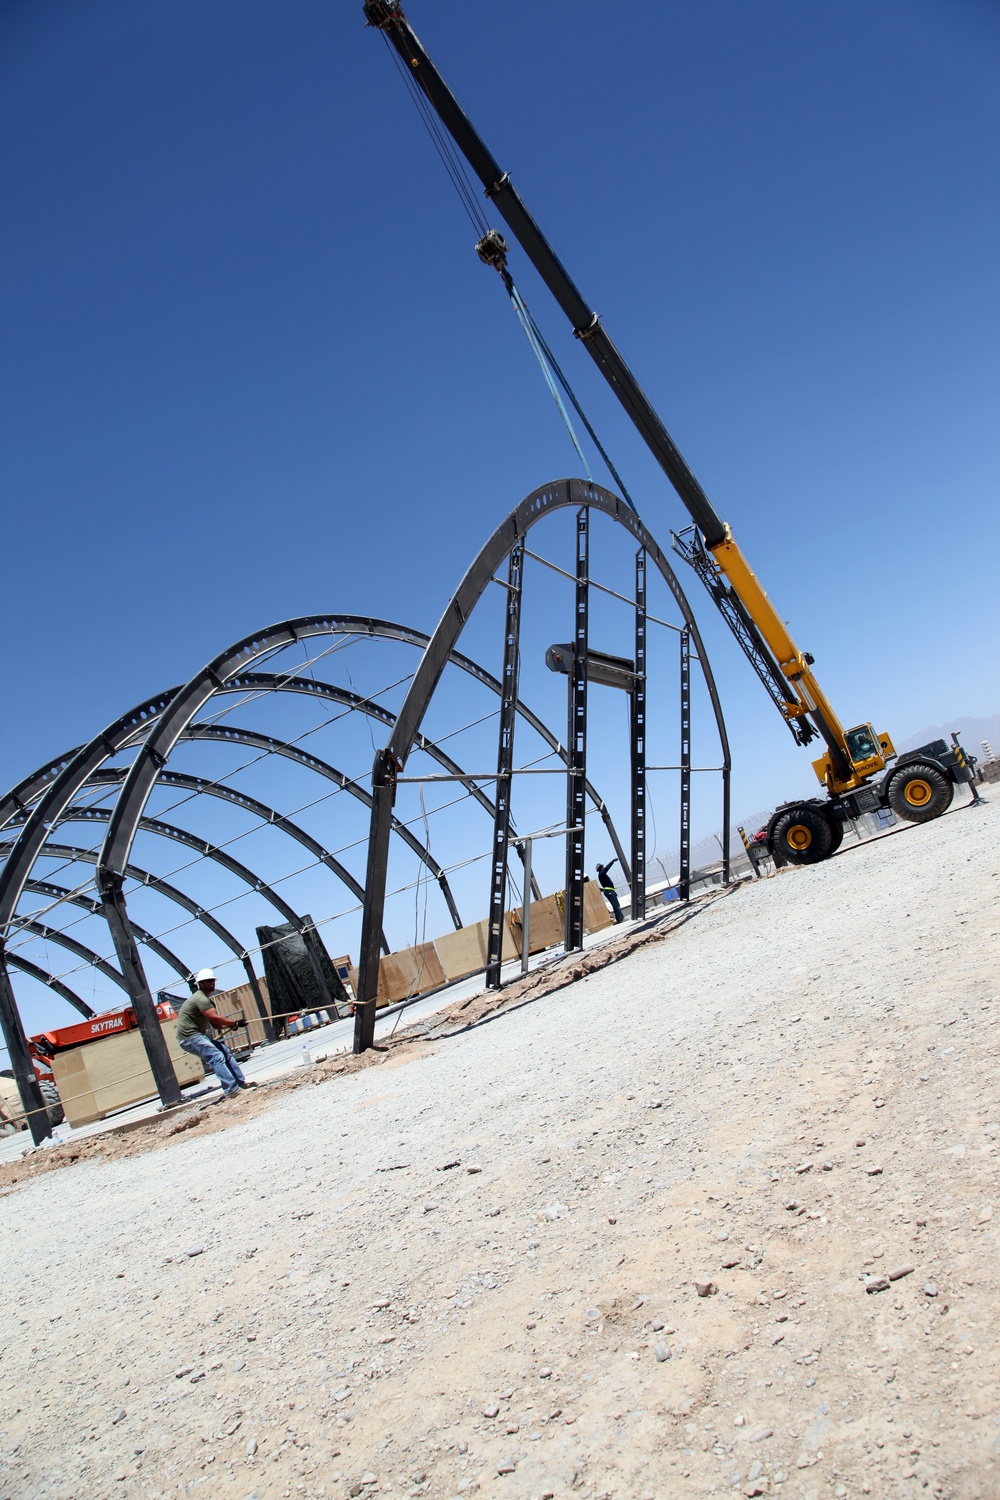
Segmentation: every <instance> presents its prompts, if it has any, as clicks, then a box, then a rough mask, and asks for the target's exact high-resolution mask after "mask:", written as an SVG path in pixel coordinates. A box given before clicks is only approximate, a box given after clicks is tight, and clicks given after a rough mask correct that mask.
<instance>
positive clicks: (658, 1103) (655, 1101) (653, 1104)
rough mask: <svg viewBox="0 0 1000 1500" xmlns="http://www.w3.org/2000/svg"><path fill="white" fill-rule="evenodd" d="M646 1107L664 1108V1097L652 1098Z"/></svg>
mask: <svg viewBox="0 0 1000 1500" xmlns="http://www.w3.org/2000/svg"><path fill="white" fill-rule="evenodd" d="M646 1107H647V1109H662V1108H663V1100H662V1099H650V1101H649V1104H648V1105H647V1106H646Z"/></svg>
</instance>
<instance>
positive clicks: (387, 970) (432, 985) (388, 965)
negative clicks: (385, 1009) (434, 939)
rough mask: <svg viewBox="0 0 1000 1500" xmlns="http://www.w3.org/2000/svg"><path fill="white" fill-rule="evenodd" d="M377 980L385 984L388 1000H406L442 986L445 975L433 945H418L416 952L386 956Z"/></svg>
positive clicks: (410, 949) (412, 950) (413, 950)
mask: <svg viewBox="0 0 1000 1500" xmlns="http://www.w3.org/2000/svg"><path fill="white" fill-rule="evenodd" d="M379 980H380V981H383V982H384V984H385V991H386V994H387V996H388V998H389V999H390V1000H406V999H408V998H409V996H410V995H422V994H423V993H424V991H425V990H433V989H436V988H437V987H438V985H439V984H444V982H445V971H444V969H443V968H442V966H441V961H440V959H439V958H438V955H437V950H436V949H435V946H434V944H433V943H420V944H419V945H418V946H417V947H416V948H402V949H400V951H399V952H398V953H388V954H386V956H385V957H384V958H383V959H382V961H381V963H380V964H379Z"/></svg>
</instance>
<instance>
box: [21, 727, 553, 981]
mask: <svg viewBox="0 0 1000 1500" xmlns="http://www.w3.org/2000/svg"><path fill="white" fill-rule="evenodd" d="M352 711H353V710H352ZM498 712H499V710H498V709H494V710H492V711H491V712H490V713H489V714H485V715H482V716H481V717H480V718H478V719H473V720H470V721H469V722H468V723H467V724H464V725H461V726H459V728H457V729H455V730H452V731H450V732H449V733H448V734H446V735H441V736H440V737H439V738H438V739H437V740H433V741H428V742H427V744H428V745H431V746H437V745H440V744H443V743H444V742H445V741H446V740H449V739H453V738H455V737H456V736H457V735H459V734H464V733H465V732H466V731H467V730H468V729H470V728H473V727H475V726H476V725H478V724H482V723H486V722H487V721H488V720H489V719H491V718H495V717H496V715H497V714H498ZM268 753H269V754H270V753H273V752H268ZM553 753H554V752H552V751H549V752H547V753H546V754H545V755H544V756H542V757H540V759H548V758H549V756H551V755H552V754H553ZM470 779H472V778H470ZM207 790H208V789H207V788H202V789H201V791H199V792H194V793H191V794H190V795H189V796H188V797H186V798H184V799H182V802H187V801H191V800H193V799H194V798H195V797H197V796H199V795H202V793H203V792H207ZM343 791H344V788H343V787H335V788H333V790H332V791H330V792H328V793H325V794H324V795H323V796H322V797H317V798H314V799H313V800H312V801H311V802H306V803H303V804H302V805H301V806H300V807H297V808H293V809H292V811H291V812H289V813H283V814H278V815H277V816H278V817H279V818H280V819H283V820H284V821H289V820H290V819H292V818H294V817H297V816H298V814H299V813H300V812H305V811H308V810H309V809H310V808H313V807H316V806H318V805H320V804H321V803H322V802H326V801H329V800H331V799H332V798H334V797H337V796H340V795H341V793H342V792H343ZM471 795H472V793H471V792H465V793H463V794H462V796H460V797H458V798H455V799H453V802H452V803H451V804H445V805H444V806H442V807H440V808H435V809H432V812H433V813H436V812H439V811H444V808H445V806H449V805H454V803H456V802H460V801H463V800H466V799H467V798H468V797H470V796H471ZM176 805H181V803H178V804H176ZM168 810H169V809H168ZM73 811H74V808H73V807H72V806H71V807H70V808H69V809H68V810H67V814H66V815H65V816H64V817H63V818H61V819H60V824H62V823H72V822H73V821H74V819H73V816H72V814H73ZM157 821H162V819H157ZM412 821H413V822H416V821H417V819H413V820H412ZM406 826H409V825H406ZM269 827H276V828H278V829H279V830H280V831H285V830H281V824H280V822H275V821H273V820H271V819H264V818H259V819H258V820H257V821H256V822H255V823H254V824H253V825H252V826H251V827H250V828H247V829H244V830H243V831H242V832H241V833H239V834H236V835H234V837H233V838H231V839H228V840H225V841H224V842H222V843H215V844H212V846H211V847H212V849H213V851H225V850H226V849H229V848H231V847H232V845H233V844H236V843H238V842H240V840H241V839H244V838H248V837H250V835H251V834H253V833H257V832H260V830H261V829H263V828H269ZM149 831H153V830H149ZM184 831H185V832H187V830H184ZM289 836H290V837H294V835H289ZM193 837H199V835H193ZM206 842H208V841H207V840H206ZM365 842H366V839H365V838H358V839H354V840H352V841H351V842H350V843H347V844H344V845H342V846H340V847H339V848H337V849H327V850H325V851H324V853H325V855H326V856H327V857H329V858H334V859H335V858H336V857H337V856H338V855H339V854H343V853H347V852H349V851H350V850H351V849H355V848H358V847H360V846H361V845H362V844H364V843H365ZM95 852H96V851H95ZM42 853H44V851H42ZM40 857H41V856H40ZM207 857H210V856H209V855H207V854H200V855H198V856H197V857H196V858H195V859H192V860H188V861H187V862H186V863H184V864H182V865H178V866H176V867H175V868H174V869H173V870H170V871H168V872H167V873H166V874H165V875H161V876H160V877H159V878H160V879H162V880H171V879H172V878H173V877H174V876H175V875H178V874H181V873H182V872H183V871H184V870H187V869H191V868H193V867H194V866H196V865H197V864H199V863H200V861H201V860H203V859H205V858H207ZM69 863H70V862H69V861H63V862H62V864H60V865H58V866H57V867H56V871H55V872H50V873H57V872H58V871H59V870H61V869H64V868H67V867H68V865H69ZM320 867H326V861H325V859H323V858H318V859H315V860H313V861H311V862H310V863H309V864H308V865H304V866H302V867H300V868H299V869H298V870H295V871H293V872H292V874H291V875H288V876H281V877H278V878H277V879H275V880H272V881H268V882H267V884H268V886H270V887H271V888H272V889H273V888H274V887H275V886H276V885H278V884H280V883H282V881H283V880H285V879H292V878H294V877H295V876H296V875H300V874H303V873H304V872H305V871H307V870H310V869H316V868H320ZM92 883H93V881H92V879H91V880H88V881H87V882H84V883H83V884H82V885H81V886H80V887H79V892H71V893H69V894H78V893H80V892H83V891H85V890H86V889H88V888H89V886H90V885H92ZM134 889H143V883H142V882H137V883H136V886H135V887H134ZM245 894H249V892H245V893H241V896H242V895H245ZM255 894H261V892H260V891H259V889H257V888H255ZM236 899H240V898H236ZM265 899H266V898H265ZM65 901H66V897H65V896H63V897H61V898H60V899H59V900H58V901H55V902H52V903H50V904H49V905H48V906H47V907H45V908H44V909H39V911H37V912H34V911H33V912H32V913H30V914H26V913H22V914H21V916H22V918H23V919H24V920H31V919H32V918H36V919H37V917H38V916H39V915H45V914H46V913H48V912H49V911H51V910H54V909H55V908H56V907H58V906H60V905H63V904H65ZM221 904H229V902H225V903H221ZM218 909H219V907H218V906H213V907H204V908H203V910H205V911H206V912H208V913H209V914H212V913H214V912H215V911H216V910H218ZM92 916H93V913H89V912H87V913H84V914H83V915H82V916H80V917H78V918H75V919H74V920H73V921H72V922H68V923H67V924H66V925H65V927H63V928H61V929H60V931H64V932H68V931H69V930H70V929H71V928H72V927H74V926H76V925H77V924H78V923H81V922H85V921H87V920H88V919H89V918H90V917H92ZM198 920H199V919H198V918H197V917H192V918H189V919H187V920H186V921H184V922H182V923H179V924H177V925H176V926H174V927H171V928H168V929H166V931H165V932H163V933H157V934H154V935H153V936H154V937H155V938H156V939H157V940H159V939H162V938H163V937H165V936H167V935H169V933H172V932H176V931H178V930H179V929H180V928H182V927H186V926H189V925H192V924H193V923H195V922H197V921H198ZM22 931H23V929H22ZM31 941H37V939H34V938H33V937H32V935H31V934H30V933H24V936H23V938H22V941H21V942H20V943H18V942H16V941H15V942H13V943H10V944H9V945H8V947H9V948H10V949H11V950H16V949H17V948H21V947H24V946H26V944H27V943H29V942H31ZM108 961H110V959H109V960H108ZM67 972H72V973H76V972H77V970H76V969H73V970H70V971H67ZM56 977H62V976H61V975H60V976H56Z"/></svg>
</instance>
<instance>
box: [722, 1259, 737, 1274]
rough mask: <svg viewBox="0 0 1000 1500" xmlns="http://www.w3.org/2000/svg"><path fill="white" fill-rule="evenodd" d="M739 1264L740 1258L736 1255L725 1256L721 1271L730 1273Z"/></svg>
mask: <svg viewBox="0 0 1000 1500" xmlns="http://www.w3.org/2000/svg"><path fill="white" fill-rule="evenodd" d="M739 1263H740V1258H739V1256H738V1255H727V1256H726V1258H725V1260H724V1261H723V1262H722V1269H723V1270H724V1271H732V1270H733V1268H734V1267H735V1266H738V1265H739Z"/></svg>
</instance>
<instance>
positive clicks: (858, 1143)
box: [854, 1141, 868, 1150]
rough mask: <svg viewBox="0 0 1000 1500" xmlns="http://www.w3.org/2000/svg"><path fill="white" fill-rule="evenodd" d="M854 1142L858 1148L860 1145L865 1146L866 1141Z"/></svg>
mask: <svg viewBox="0 0 1000 1500" xmlns="http://www.w3.org/2000/svg"><path fill="white" fill-rule="evenodd" d="M854 1144H855V1146H857V1147H858V1149H859V1150H860V1149H861V1147H862V1146H867V1144H868V1142H867V1141H855V1142H854Z"/></svg>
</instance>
